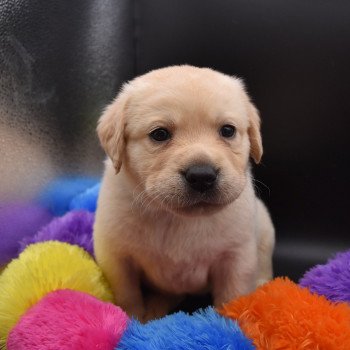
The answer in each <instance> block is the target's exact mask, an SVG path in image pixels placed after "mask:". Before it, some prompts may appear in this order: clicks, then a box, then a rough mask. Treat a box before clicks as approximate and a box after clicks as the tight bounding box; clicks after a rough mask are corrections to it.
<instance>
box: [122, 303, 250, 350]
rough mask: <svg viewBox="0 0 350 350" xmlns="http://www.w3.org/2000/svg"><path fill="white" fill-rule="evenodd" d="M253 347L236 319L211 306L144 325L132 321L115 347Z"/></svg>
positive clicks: (175, 349)
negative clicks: (234, 320) (227, 316)
mask: <svg viewBox="0 0 350 350" xmlns="http://www.w3.org/2000/svg"><path fill="white" fill-rule="evenodd" d="M159 349H162V350H167V349H169V350H203V349H207V350H214V349H220V350H253V349H254V346H253V345H252V343H251V341H250V340H248V339H247V338H246V337H245V336H244V335H243V333H242V331H241V330H240V329H239V327H238V326H237V324H236V323H235V322H232V321H231V320H229V319H226V318H224V317H222V316H220V315H219V314H217V313H216V312H215V311H214V310H213V309H212V308H208V309H207V310H206V311H200V312H197V313H195V314H194V315H193V316H189V315H187V314H185V313H183V312H179V313H176V314H173V315H170V316H167V317H165V318H163V319H160V320H156V321H151V322H149V323H147V324H145V325H142V324H140V323H139V322H138V321H136V320H132V322H131V323H130V325H129V327H128V328H127V330H126V331H125V333H124V335H123V337H122V339H121V341H120V343H119V345H118V346H117V347H116V350H159Z"/></svg>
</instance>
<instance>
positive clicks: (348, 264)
mask: <svg viewBox="0 0 350 350" xmlns="http://www.w3.org/2000/svg"><path fill="white" fill-rule="evenodd" d="M299 284H300V285H301V286H303V287H308V288H309V289H310V290H311V291H312V292H314V293H317V294H320V295H324V296H325V297H327V299H329V300H332V301H346V302H348V303H350V251H348V252H345V253H339V254H337V255H336V256H335V258H334V259H330V260H329V261H328V263H327V264H326V265H317V266H315V267H313V268H312V269H311V270H309V271H308V272H307V273H306V274H305V275H304V277H303V278H302V279H301V280H300V283H299Z"/></svg>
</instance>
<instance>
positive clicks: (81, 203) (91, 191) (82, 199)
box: [69, 183, 101, 213]
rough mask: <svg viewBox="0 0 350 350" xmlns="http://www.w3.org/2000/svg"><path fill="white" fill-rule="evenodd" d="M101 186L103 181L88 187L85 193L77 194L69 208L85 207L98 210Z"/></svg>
mask: <svg viewBox="0 0 350 350" xmlns="http://www.w3.org/2000/svg"><path fill="white" fill-rule="evenodd" d="M100 187H101V183H98V184H96V185H95V186H93V187H91V188H88V189H87V190H85V191H84V192H83V193H80V194H78V195H77V196H75V197H74V198H73V199H72V200H71V202H70V204H69V210H78V209H84V210H88V211H90V212H92V213H94V212H95V211H96V206H97V198H98V195H99V192H100Z"/></svg>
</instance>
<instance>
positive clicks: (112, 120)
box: [97, 91, 128, 174]
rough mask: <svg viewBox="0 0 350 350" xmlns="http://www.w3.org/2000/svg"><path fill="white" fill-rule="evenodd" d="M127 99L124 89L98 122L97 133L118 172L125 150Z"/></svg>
mask: <svg viewBox="0 0 350 350" xmlns="http://www.w3.org/2000/svg"><path fill="white" fill-rule="evenodd" d="M127 100H128V99H127V93H126V92H125V91H122V92H121V93H120V94H119V95H118V96H117V98H116V99H115V100H114V101H113V102H112V103H111V104H110V105H109V106H107V108H106V109H105V111H104V112H103V114H102V116H101V117H100V119H99V120H98V124H97V134H98V137H99V139H100V142H101V145H102V147H103V149H104V150H105V152H106V153H107V155H108V156H109V157H110V158H111V160H112V162H113V165H114V168H115V171H116V173H117V174H118V173H119V171H120V168H121V166H122V158H123V155H124V152H125V143H126V142H125V137H124V130H125V119H126V117H125V110H126V103H127Z"/></svg>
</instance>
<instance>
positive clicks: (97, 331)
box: [7, 290, 128, 350]
mask: <svg viewBox="0 0 350 350" xmlns="http://www.w3.org/2000/svg"><path fill="white" fill-rule="evenodd" d="M127 323H128V317H127V315H126V314H125V312H123V311H122V310H121V309H120V308H119V307H116V306H114V305H112V304H109V303H104V302H102V301H100V300H98V299H96V298H94V297H92V296H90V295H88V294H85V293H82V292H76V291H72V290H59V291H56V292H52V293H50V294H48V295H47V296H46V297H44V298H43V299H42V300H41V301H39V303H38V304H36V305H35V306H33V307H32V308H31V309H30V310H29V311H28V312H27V313H26V314H25V315H24V316H22V318H21V319H20V321H19V322H18V324H17V325H16V326H15V328H14V329H13V330H12V331H11V333H10V335H9V338H8V341H7V349H8V350H28V349H32V350H34V349H35V350H57V349H59V350H71V349H74V350H86V349H100V350H113V349H114V347H115V346H116V345H117V344H118V342H119V340H120V338H121V336H122V334H123V333H124V331H125V328H126V326H127Z"/></svg>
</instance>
